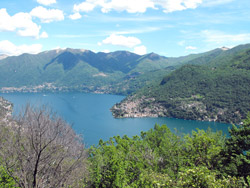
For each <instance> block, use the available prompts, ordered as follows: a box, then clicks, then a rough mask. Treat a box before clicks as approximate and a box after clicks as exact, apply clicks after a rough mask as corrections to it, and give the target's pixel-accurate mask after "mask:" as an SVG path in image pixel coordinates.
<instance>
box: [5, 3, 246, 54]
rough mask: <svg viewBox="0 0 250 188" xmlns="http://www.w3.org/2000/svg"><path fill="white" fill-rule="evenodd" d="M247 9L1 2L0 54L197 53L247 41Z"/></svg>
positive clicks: (230, 5) (240, 6) (210, 5)
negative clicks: (71, 50)
mask: <svg viewBox="0 0 250 188" xmlns="http://www.w3.org/2000/svg"><path fill="white" fill-rule="evenodd" d="M249 10H250V1H249V0H1V1H0V54H7V55H19V54H22V53H38V52H41V51H45V50H52V49H56V48H67V47H69V48H79V49H89V50H92V51H94V52H100V51H102V52H112V51H116V50H127V51H131V52H135V53H138V54H145V53H150V52H155V53H158V54H160V55H164V56H168V57H176V56H182V55H187V54H191V53H200V52H204V51H208V50H212V49H214V48H218V47H222V46H227V47H233V46H236V45H239V44H245V43H250V11H249Z"/></svg>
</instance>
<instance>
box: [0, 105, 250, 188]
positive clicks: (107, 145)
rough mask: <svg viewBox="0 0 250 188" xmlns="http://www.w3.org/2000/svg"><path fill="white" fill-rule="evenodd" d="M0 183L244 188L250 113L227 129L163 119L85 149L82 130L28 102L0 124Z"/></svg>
mask: <svg viewBox="0 0 250 188" xmlns="http://www.w3.org/2000/svg"><path fill="white" fill-rule="evenodd" d="M0 129H1V131H0V134H1V135H0V186H1V187H6V188H12V187H13V188H14V187H22V188H31V187H32V188H35V187H51V188H52V187H53V188H56V187H72V188H73V187H76V188H80V187H103V188H104V187H106V188H108V187H110V188H111V187H121V188H123V187H148V188H151V187H179V188H181V187H196V188H200V187H204V188H207V187H211V188H213V187H216V188H217V187H234V188H240V187H248V186H249V183H250V170H249V169H250V153H249V152H250V142H249V141H250V137H249V133H250V114H249V115H248V117H247V119H246V120H244V122H243V124H242V125H240V126H235V125H233V127H232V129H231V130H230V131H229V133H230V136H229V137H225V136H224V135H222V132H212V131H211V130H210V129H208V130H207V131H204V130H199V129H197V130H196V131H193V132H192V134H190V135H189V134H187V135H181V134H180V133H178V132H176V133H173V132H171V131H170V129H169V128H168V127H167V126H166V125H162V126H160V125H155V127H154V129H151V130H149V131H147V132H141V135H140V136H134V137H133V138H129V137H127V136H123V137H120V136H114V137H112V138H110V139H109V140H108V141H103V140H100V141H99V144H98V145H96V146H95V145H93V146H91V147H90V148H88V149H86V148H85V149H84V146H83V144H82V141H81V137H79V136H78V135H76V134H75V133H74V132H73V131H72V129H71V128H70V127H69V126H68V125H67V124H66V123H65V122H64V121H63V120H62V119H60V118H58V117H57V116H54V115H53V114H52V113H51V112H50V111H47V110H46V108H40V109H36V108H32V107H30V106H27V108H26V110H25V111H24V113H22V114H21V115H20V116H18V117H16V118H14V121H10V122H8V121H7V122H6V121H1V125H0Z"/></svg>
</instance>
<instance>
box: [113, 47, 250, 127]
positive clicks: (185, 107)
mask: <svg viewBox="0 0 250 188" xmlns="http://www.w3.org/2000/svg"><path fill="white" fill-rule="evenodd" d="M234 50H235V49H234ZM234 50H233V49H232V50H231V51H226V52H224V53H222V52H220V51H215V52H214V53H216V54H217V56H213V57H211V56H210V55H211V54H210V55H207V56H201V57H198V58H197V59H194V60H191V61H190V62H189V63H187V64H186V65H183V66H182V67H180V68H178V69H177V70H175V71H172V72H171V73H169V74H168V75H166V76H165V77H164V78H163V79H162V80H161V81H159V82H155V83H154V84H151V85H148V86H145V87H143V88H142V89H139V90H137V91H136V92H135V93H134V94H133V95H132V96H129V97H128V99H129V100H130V101H133V100H134V101H136V100H137V99H139V100H140V99H142V98H144V100H143V101H142V102H140V104H139V105H138V107H137V111H138V113H143V111H145V108H148V107H149V106H152V111H151V113H152V114H155V113H158V111H157V110H156V111H154V109H155V108H154V107H157V106H161V107H162V108H161V110H160V111H159V113H161V115H160V116H167V117H175V118H182V119H196V120H206V121H207V120H208V121H220V122H228V123H232V122H233V123H240V122H241V120H242V119H245V118H246V115H247V112H248V111H250V84H249V83H250V50H249V49H247V50H246V49H243V50H241V51H238V52H237V53H235V51H234ZM218 54H219V55H218ZM205 61H206V63H204V62H205ZM151 99H153V100H151ZM127 101H128V100H127V99H125V100H124V101H122V102H121V103H120V104H118V105H117V106H116V107H117V108H116V109H113V114H114V115H115V117H123V116H124V115H125V114H126V113H129V112H126V107H125V108H123V109H122V108H120V107H119V106H121V105H122V104H125V105H126V102H127ZM150 101H151V102H150ZM162 109H165V110H164V111H163V110H162Z"/></svg>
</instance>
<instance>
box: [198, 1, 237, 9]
mask: <svg viewBox="0 0 250 188" xmlns="http://www.w3.org/2000/svg"><path fill="white" fill-rule="evenodd" d="M203 1H204V3H203V6H206V7H212V6H217V5H222V4H226V3H231V2H232V1H234V0H203Z"/></svg>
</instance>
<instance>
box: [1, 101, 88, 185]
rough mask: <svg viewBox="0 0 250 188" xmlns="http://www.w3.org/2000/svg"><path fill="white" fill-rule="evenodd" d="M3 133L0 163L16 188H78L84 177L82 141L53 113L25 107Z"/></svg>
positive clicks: (84, 156)
mask: <svg viewBox="0 0 250 188" xmlns="http://www.w3.org/2000/svg"><path fill="white" fill-rule="evenodd" d="M4 131H5V133H4V135H2V143H1V145H2V147H1V150H0V159H1V161H0V162H1V163H2V165H3V168H4V170H5V171H6V172H7V173H8V175H9V176H11V177H12V178H13V179H14V180H15V182H16V184H17V185H18V186H19V187H23V188H40V187H46V188H52V187H53V188H54V187H69V186H73V187H78V184H79V183H80V181H81V180H82V179H83V178H84V175H85V173H86V170H85V168H86V164H85V159H86V154H85V149H84V144H83V140H82V138H81V136H79V135H77V134H76V133H75V132H74V131H73V129H72V128H71V127H70V126H69V125H68V124H67V123H66V122H65V121H64V120H62V119H61V118H60V117H58V116H57V115H56V114H55V113H52V112H51V110H49V109H48V108H47V107H45V106H43V107H41V108H34V107H31V106H30V105H27V107H26V108H25V110H24V112H23V113H20V115H19V116H17V117H15V118H14V121H13V122H12V125H9V126H8V127H7V128H6V127H5V128H4Z"/></svg>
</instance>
